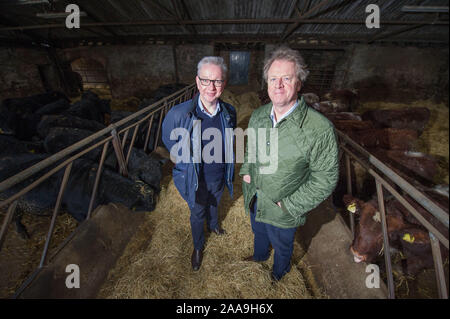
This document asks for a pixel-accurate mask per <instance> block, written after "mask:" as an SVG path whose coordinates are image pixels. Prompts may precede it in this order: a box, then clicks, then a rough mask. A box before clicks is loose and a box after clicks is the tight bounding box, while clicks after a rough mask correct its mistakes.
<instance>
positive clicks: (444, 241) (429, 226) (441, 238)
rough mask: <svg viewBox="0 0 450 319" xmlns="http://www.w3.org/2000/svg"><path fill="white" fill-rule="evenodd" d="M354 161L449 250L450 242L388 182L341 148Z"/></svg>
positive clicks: (343, 147)
mask: <svg viewBox="0 0 450 319" xmlns="http://www.w3.org/2000/svg"><path fill="white" fill-rule="evenodd" d="M341 147H342V149H344V150H345V151H346V152H347V153H348V154H349V155H350V156H351V157H352V158H353V159H355V160H356V161H357V162H358V163H359V164H361V166H363V167H364V168H365V169H366V170H367V171H368V173H369V174H370V175H372V176H373V177H375V178H376V179H377V180H378V181H379V182H380V183H381V184H382V185H383V186H384V187H385V188H386V189H387V190H388V191H389V192H390V193H391V194H392V195H394V197H395V199H397V200H398V201H399V202H400V203H401V204H402V205H403V206H405V208H406V209H407V210H408V211H409V212H411V214H413V216H414V217H415V218H416V219H417V220H418V221H419V222H420V223H421V224H422V225H423V226H424V227H425V228H426V229H427V230H428V231H430V232H432V233H433V234H435V236H436V237H437V238H438V239H439V241H440V242H441V243H442V244H443V245H444V246H445V247H446V248H447V249H448V247H449V245H448V244H449V241H448V239H447V238H445V236H444V235H442V234H441V233H440V232H439V231H438V230H437V229H436V228H435V227H434V226H433V225H432V224H430V222H428V221H427V220H426V219H425V218H424V217H423V216H422V215H421V214H420V213H419V212H418V211H417V210H416V209H415V208H414V207H413V206H411V204H410V203H408V201H407V200H405V199H404V198H403V196H402V195H400V194H399V193H398V192H397V191H396V190H395V189H394V188H393V187H392V186H391V185H390V184H389V183H388V182H386V181H385V180H384V179H383V178H382V177H381V176H380V175H378V173H377V172H375V171H374V170H373V169H371V168H370V167H368V166H367V165H366V164H365V163H364V162H363V161H361V160H360V159H358V157H357V156H356V155H355V154H353V152H351V151H350V150H349V149H347V148H346V147H345V146H341Z"/></svg>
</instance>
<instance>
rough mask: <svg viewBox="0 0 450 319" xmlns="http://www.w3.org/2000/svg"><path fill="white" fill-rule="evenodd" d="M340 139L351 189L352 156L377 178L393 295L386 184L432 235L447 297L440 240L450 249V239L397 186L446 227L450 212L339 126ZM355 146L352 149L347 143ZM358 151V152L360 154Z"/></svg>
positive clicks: (441, 295)
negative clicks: (449, 244)
mask: <svg viewBox="0 0 450 319" xmlns="http://www.w3.org/2000/svg"><path fill="white" fill-rule="evenodd" d="M336 131H337V133H338V136H339V140H340V149H341V150H343V151H344V153H343V154H344V156H345V167H346V173H347V176H346V178H347V193H348V194H350V195H351V194H352V182H351V181H352V179H351V177H352V176H351V162H352V160H354V161H356V162H358V163H359V164H360V165H361V166H362V167H363V168H364V169H365V170H366V171H367V172H368V173H369V174H370V175H371V176H372V177H374V178H375V183H376V191H377V200H378V208H379V211H380V215H381V228H382V233H383V244H384V252H385V253H384V258H385V264H386V273H387V282H388V289H389V298H391V299H393V298H395V292H394V279H393V273H392V263H391V256H390V253H389V251H390V245H389V236H388V232H387V223H386V211H385V206H384V198H383V187H384V189H385V190H387V191H388V192H389V193H390V194H391V195H392V196H394V198H395V199H397V200H398V201H399V202H400V203H401V204H402V205H403V206H404V207H405V208H406V209H407V210H408V211H409V212H410V213H411V214H412V215H413V216H414V217H415V218H416V219H417V220H418V221H419V222H420V223H421V224H422V226H424V227H425V228H426V229H427V230H428V232H429V236H430V243H431V250H432V254H433V261H434V269H435V273H436V282H437V287H438V294H439V298H442V299H447V298H448V292H447V287H446V281H445V274H444V267H443V263H442V256H441V250H440V245H439V243H442V244H443V245H444V247H445V248H446V249H448V239H447V238H446V237H445V236H444V235H443V234H442V233H441V232H439V231H438V230H437V229H436V228H435V227H434V226H433V225H432V224H431V223H430V222H428V221H427V220H426V219H425V218H424V217H423V216H422V215H421V214H420V213H419V212H418V211H417V210H416V209H415V208H414V207H413V206H412V205H411V204H410V203H409V202H408V201H407V200H406V199H405V198H404V197H403V196H402V195H401V194H400V193H399V192H398V191H397V190H396V189H395V188H394V187H393V186H392V183H394V184H395V185H396V186H398V187H400V189H401V190H402V191H404V192H405V193H406V194H408V195H409V196H410V197H412V198H413V199H414V200H415V201H416V202H417V203H418V204H420V205H421V206H423V207H424V208H425V209H426V210H427V211H428V212H430V213H431V214H432V215H433V216H434V217H435V218H437V219H438V220H439V222H441V223H442V224H443V225H444V226H445V227H447V229H448V226H449V216H448V213H446V212H445V211H444V210H442V209H441V208H440V207H439V206H438V205H436V204H435V203H434V202H433V201H432V200H430V199H429V198H427V197H426V196H425V195H424V194H423V193H422V192H420V191H419V190H418V189H417V188H415V187H414V186H412V185H411V184H410V183H409V182H407V181H406V180H405V179H403V178H402V177H401V176H399V175H398V174H397V173H395V172H394V171H393V170H391V169H390V168H389V167H387V166H386V165H385V164H383V163H382V162H381V161H380V160H378V159H377V158H376V157H374V156H373V155H372V154H370V153H369V152H368V151H366V150H365V149H364V148H363V147H361V146H360V145H359V144H357V143H356V142H355V141H353V140H352V139H350V138H349V137H348V136H347V135H345V134H344V133H342V132H341V131H339V130H336ZM347 145H349V146H351V149H350V148H349V147H347ZM356 153H358V154H356ZM375 169H377V170H378V171H379V172H380V173H381V174H384V175H385V176H386V177H387V178H388V179H389V180H390V182H389V181H387V180H386V179H385V178H383V177H381V175H380V173H378V172H377V171H376V170H375ZM350 229H351V232H352V234H353V237H354V235H355V221H354V216H353V214H350Z"/></svg>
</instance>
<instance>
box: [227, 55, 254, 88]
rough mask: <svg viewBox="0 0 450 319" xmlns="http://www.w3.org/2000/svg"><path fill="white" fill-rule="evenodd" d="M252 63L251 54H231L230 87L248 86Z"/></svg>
mask: <svg viewBox="0 0 450 319" xmlns="http://www.w3.org/2000/svg"><path fill="white" fill-rule="evenodd" d="M249 62H250V52H246V51H232V52H230V76H229V83H230V85H246V84H248V68H249Z"/></svg>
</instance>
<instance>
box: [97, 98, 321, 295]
mask: <svg viewBox="0 0 450 319" xmlns="http://www.w3.org/2000/svg"><path fill="white" fill-rule="evenodd" d="M222 98H223V99H224V101H226V102H229V103H231V104H233V105H234V106H235V107H236V110H237V113H238V123H242V122H244V123H245V120H247V121H248V118H249V117H250V114H251V112H252V111H253V110H254V109H256V108H257V107H258V106H260V102H259V99H258V97H257V95H256V94H252V93H244V94H242V95H239V96H235V95H233V94H232V93H231V92H229V91H225V92H224V95H222ZM242 128H243V129H245V128H246V126H243V127H242ZM172 165H173V164H171V163H168V164H166V165H165V174H164V176H165V177H164V178H163V180H162V182H161V185H162V190H161V193H160V195H159V198H158V204H157V206H156V209H155V210H154V211H152V212H150V213H148V215H147V216H146V220H145V222H144V223H143V224H142V225H141V227H140V229H139V230H138V231H137V233H136V235H135V236H134V237H133V239H132V240H131V241H130V243H129V244H128V246H127V247H126V249H125V252H124V254H123V255H122V256H121V258H120V259H119V260H118V262H117V264H116V267H115V268H114V269H112V270H111V271H110V273H109V275H108V279H107V280H106V281H105V284H104V285H103V287H102V289H101V291H100V293H99V294H98V298H166V299H169V298H171V299H172V298H189V299H190V298H192V299H197V298H224V299H229V298H243V299H246V298H252V299H253V298H254V299H265V298H283V299H284V298H294V299H298V298H324V297H325V296H324V294H323V293H322V292H321V291H320V289H319V288H318V286H317V283H315V281H314V278H313V276H312V272H311V271H310V269H309V267H308V265H306V264H305V263H304V262H303V261H302V259H301V257H302V256H303V255H304V252H303V250H302V248H301V246H300V244H299V243H297V242H295V245H294V254H293V258H292V268H291V271H290V272H289V273H288V274H287V275H286V276H284V277H283V278H282V280H281V281H280V282H278V283H277V284H272V281H271V279H270V273H271V269H272V264H273V251H272V255H271V257H270V258H269V260H267V261H266V262H263V263H254V262H246V261H243V259H244V258H245V257H247V256H249V255H251V254H252V253H253V233H252V230H251V225H250V219H249V216H246V214H245V211H244V203H243V196H242V190H241V178H240V177H239V175H238V172H239V165H237V167H236V174H235V182H234V187H235V190H234V192H235V198H234V200H232V199H231V198H230V196H229V194H228V192H227V190H225V192H224V195H223V196H222V200H221V204H220V209H219V220H220V221H221V226H222V227H223V228H224V229H225V230H226V232H227V233H226V235H224V236H217V235H215V234H211V235H206V242H205V249H204V256H203V262H202V266H201V268H200V270H199V271H198V272H194V271H193V270H192V268H191V261H190V259H191V253H192V250H193V243H192V236H191V230H190V222H189V214H190V213H189V208H188V206H187V204H186V202H185V201H184V200H183V199H182V198H181V196H180V195H179V193H178V191H177V189H176V188H175V186H174V184H173V180H172V176H171V167H172Z"/></svg>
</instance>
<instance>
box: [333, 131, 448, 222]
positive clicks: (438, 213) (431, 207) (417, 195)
mask: <svg viewBox="0 0 450 319" xmlns="http://www.w3.org/2000/svg"><path fill="white" fill-rule="evenodd" d="M336 131H337V133H338V135H339V136H340V137H341V138H342V139H343V140H345V142H348V143H349V144H350V145H351V146H352V147H353V148H355V149H356V150H357V151H359V152H361V153H362V154H363V155H365V156H366V157H367V159H368V161H369V162H370V163H371V164H372V165H374V166H375V167H376V168H377V169H379V170H380V171H381V172H382V173H383V174H385V175H386V176H388V177H389V178H390V179H391V180H392V181H393V182H394V183H395V184H397V185H398V186H399V187H400V188H401V189H403V190H404V191H405V192H407V193H408V194H409V195H410V196H411V197H412V198H414V199H415V200H416V201H417V202H419V203H421V204H422V206H423V207H425V208H426V209H427V210H428V211H429V212H430V213H431V214H432V215H433V216H434V217H436V218H437V219H439V221H441V222H442V223H443V224H444V225H445V226H446V227H447V228H448V227H449V218H448V214H447V213H446V212H445V211H444V210H443V209H442V208H440V207H439V206H438V205H436V204H435V203H434V202H433V201H431V200H430V199H429V198H427V197H426V196H425V195H424V194H422V193H421V192H419V191H418V190H417V189H416V188H415V187H414V186H412V185H411V184H410V183H408V182H407V181H406V180H404V179H403V178H402V177H400V176H399V175H398V174H396V173H395V172H394V171H392V170H391V169H390V168H389V167H387V166H386V165H384V164H383V163H382V162H381V161H380V160H379V159H377V158H376V157H375V156H373V155H372V154H370V153H369V152H367V151H366V150H365V149H364V148H363V147H361V146H360V145H359V144H357V143H356V142H355V141H353V140H352V139H351V138H349V137H348V136H346V135H345V134H344V133H342V132H341V131H339V130H336Z"/></svg>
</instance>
